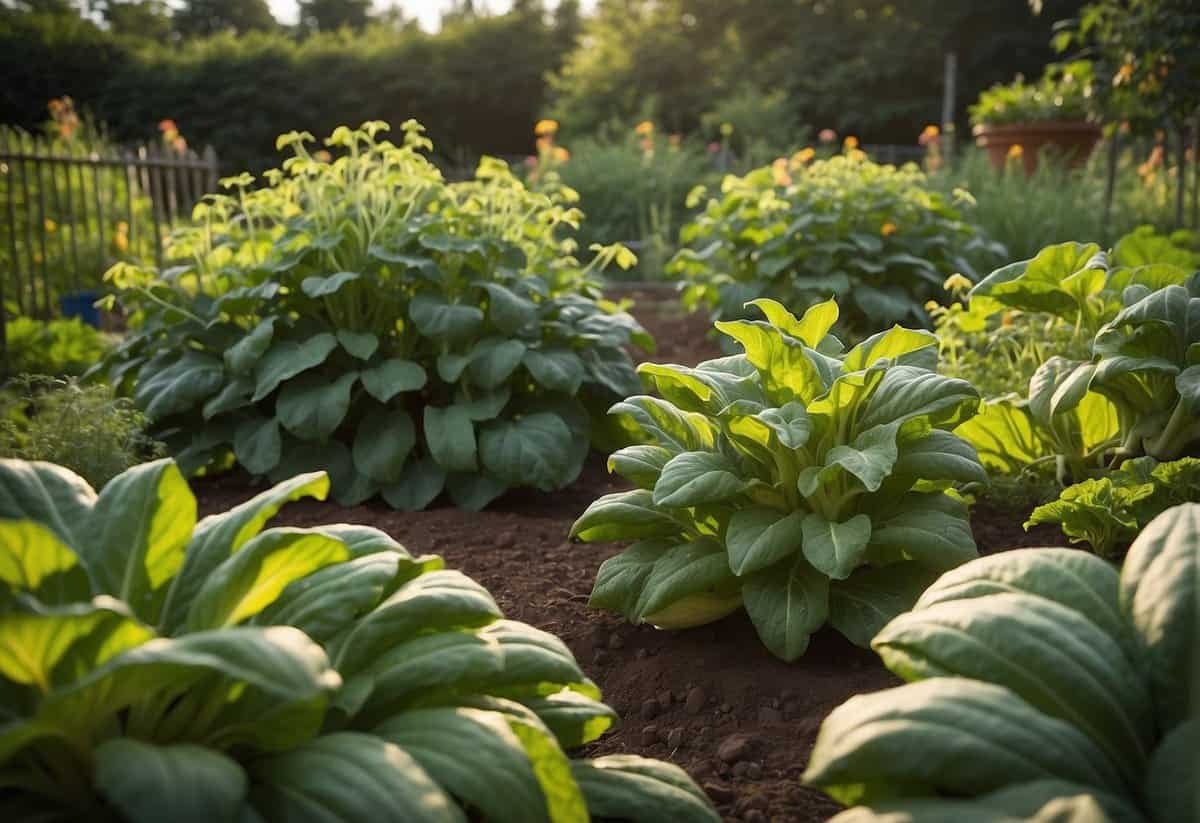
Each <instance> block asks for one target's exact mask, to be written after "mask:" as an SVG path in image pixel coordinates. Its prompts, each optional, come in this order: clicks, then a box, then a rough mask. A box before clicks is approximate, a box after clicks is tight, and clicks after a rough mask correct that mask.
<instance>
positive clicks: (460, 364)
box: [437, 352, 471, 383]
mask: <svg viewBox="0 0 1200 823" xmlns="http://www.w3.org/2000/svg"><path fill="white" fill-rule="evenodd" d="M469 365H471V356H470V355H467V354H455V353H453V352H446V353H445V354H439V355H438V358H437V373H438V377H440V378H442V382H444V383H457V382H458V381H459V379H460V378H461V377H462V375H463V372H464V371H466V370H467V366H469Z"/></svg>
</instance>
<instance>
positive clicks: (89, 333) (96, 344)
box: [4, 316, 113, 377]
mask: <svg viewBox="0 0 1200 823" xmlns="http://www.w3.org/2000/svg"><path fill="white" fill-rule="evenodd" d="M4 326H5V328H4V331H5V335H4V336H5V342H6V344H7V353H8V371H9V373H10V374H44V375H50V376H52V377H78V376H80V375H81V374H83V373H84V372H85V371H87V370H88V369H90V368H91V367H92V366H94V365H96V363H98V362H99V361H100V359H101V358H103V357H104V355H105V354H107V353H108V351H109V350H110V349H111V348H112V347H113V340H112V339H111V338H110V337H109V336H108V335H105V334H101V333H100V332H99V331H97V330H96V329H94V328H92V327H91V326H89V325H87V324H86V323H84V322H83V321H82V320H80V319H79V318H77V317H75V318H71V319H70V320H50V321H48V322H47V321H43V320H35V319H34V318H32V317H20V316H18V317H10V318H8V319H7V320H6V321H5V324H4Z"/></svg>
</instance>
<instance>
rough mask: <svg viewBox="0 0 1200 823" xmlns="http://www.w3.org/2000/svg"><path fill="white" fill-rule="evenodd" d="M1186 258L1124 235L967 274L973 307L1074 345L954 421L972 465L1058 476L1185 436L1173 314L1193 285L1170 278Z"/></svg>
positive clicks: (1177, 449)
mask: <svg viewBox="0 0 1200 823" xmlns="http://www.w3.org/2000/svg"><path fill="white" fill-rule="evenodd" d="M1194 262H1195V257H1194V255H1193V253H1192V252H1190V251H1188V250H1187V249H1183V248H1180V247H1178V246H1176V245H1175V244H1174V243H1173V242H1171V241H1170V239H1168V238H1162V237H1159V236H1157V235H1154V234H1153V233H1148V232H1136V233H1134V234H1131V235H1127V236H1126V237H1124V238H1122V240H1121V241H1120V242H1118V243H1117V245H1116V246H1115V247H1114V248H1113V250H1112V252H1111V253H1105V252H1103V251H1102V250H1101V249H1100V247H1099V246H1098V245H1096V244H1094V243H1089V244H1083V243H1061V244H1058V245H1054V246H1049V247H1047V248H1045V249H1043V250H1042V251H1041V252H1039V253H1038V254H1037V256H1035V257H1034V258H1033V259H1032V260H1026V261H1020V262H1018V263H1013V264H1010V265H1008V266H1005V267H1004V268H1001V269H998V270H997V271H995V272H993V273H992V274H990V275H989V276H988V277H986V278H985V279H984V280H983V281H982V282H981V283H979V285H977V286H976V287H975V288H974V289H973V290H972V291H971V296H970V300H971V311H972V312H973V313H974V312H975V311H976V310H977V309H978V310H979V313H981V314H983V315H988V314H991V313H994V312H999V311H1003V310H1005V309H1006V308H1008V309H1015V310H1018V311H1022V312H1026V313H1029V314H1031V315H1035V316H1036V317H1038V318H1040V319H1041V321H1043V322H1046V323H1049V324H1052V325H1053V324H1056V325H1057V326H1058V328H1059V329H1061V330H1063V331H1066V330H1069V331H1070V340H1071V349H1072V350H1074V352H1079V351H1080V350H1081V349H1082V350H1083V352H1084V354H1083V356H1082V357H1079V355H1078V354H1076V355H1075V356H1076V357H1079V359H1071V358H1070V357H1064V356H1061V355H1055V356H1053V357H1050V358H1048V359H1047V360H1045V361H1044V362H1042V363H1041V364H1040V365H1039V366H1038V367H1037V370H1036V371H1035V372H1034V373H1033V376H1032V377H1031V378H1030V381H1029V388H1028V392H1027V396H1025V397H1020V396H1017V395H1013V396H1009V397H1001V398H997V399H994V400H992V401H991V402H989V403H988V404H987V406H986V407H985V409H984V411H983V413H981V414H980V415H979V416H978V417H976V418H975V419H973V420H970V421H968V422H967V423H966V424H965V425H964V426H963V427H962V428H961V429H960V430H959V434H961V435H962V436H963V437H965V438H967V439H968V440H969V441H970V442H971V443H972V444H973V445H975V446H976V448H977V449H978V450H979V453H980V458H981V460H982V461H983V463H984V465H986V466H988V468H989V469H994V470H996V471H999V472H1001V473H1005V474H1017V473H1021V472H1025V471H1028V470H1029V469H1030V468H1031V467H1033V468H1036V467H1038V466H1042V465H1047V466H1049V465H1053V466H1054V467H1055V468H1056V476H1057V478H1058V481H1059V483H1060V484H1062V485H1066V484H1067V483H1068V482H1071V481H1076V482H1077V481H1079V480H1083V479H1085V478H1087V477H1089V476H1092V475H1094V474H1097V473H1099V472H1102V471H1104V470H1105V469H1107V468H1110V467H1115V466H1117V465H1119V464H1120V462H1121V461H1122V460H1124V459H1127V458H1129V457H1137V456H1139V455H1142V454H1148V455H1150V456H1153V457H1155V458H1157V459H1162V460H1170V459H1173V458H1175V457H1178V456H1180V454H1181V453H1182V449H1183V448H1184V447H1185V446H1186V445H1187V444H1188V443H1189V442H1190V440H1191V439H1192V438H1193V436H1194V432H1193V431H1192V430H1191V429H1189V425H1190V421H1191V412H1190V411H1189V408H1190V407H1189V405H1188V402H1187V401H1185V400H1184V399H1183V398H1182V397H1181V394H1180V392H1181V391H1182V392H1186V391H1187V390H1188V385H1189V384H1188V380H1189V377H1186V376H1183V374H1184V372H1185V370H1186V369H1187V368H1188V362H1187V347H1188V345H1189V341H1190V337H1189V335H1190V334H1191V332H1190V331H1189V330H1188V327H1187V323H1186V322H1185V320H1184V319H1183V316H1182V315H1181V314H1180V313H1181V312H1184V313H1186V311H1187V305H1188V300H1189V295H1190V294H1191V292H1190V290H1191V289H1194V288H1195V286H1194V285H1189V286H1183V285H1179V284H1181V283H1184V282H1185V281H1187V282H1189V283H1190V282H1191V281H1190V280H1189V279H1188V278H1189V274H1190V269H1189V267H1188V266H1189V265H1190V264H1194ZM1168 307H1169V308H1168ZM1151 335H1154V337H1153V339H1152V338H1151ZM1151 343H1152V345H1151V348H1150V349H1148V350H1147V349H1145V348H1144V347H1145V346H1146V345H1147V344H1151ZM1139 347H1142V348H1139ZM1176 377H1178V382H1179V384H1180V386H1182V389H1177V387H1176V385H1175V383H1176ZM1197 430H1198V431H1200V429H1197Z"/></svg>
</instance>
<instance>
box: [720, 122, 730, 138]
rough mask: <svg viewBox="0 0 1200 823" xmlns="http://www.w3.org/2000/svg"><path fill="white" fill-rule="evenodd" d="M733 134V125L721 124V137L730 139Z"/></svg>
mask: <svg viewBox="0 0 1200 823" xmlns="http://www.w3.org/2000/svg"><path fill="white" fill-rule="evenodd" d="M731 134H733V123H722V124H721V136H722V137H728V136H729V135H731Z"/></svg>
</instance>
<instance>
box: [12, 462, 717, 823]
mask: <svg viewBox="0 0 1200 823" xmlns="http://www.w3.org/2000/svg"><path fill="white" fill-rule="evenodd" d="M328 488H329V481H328V478H327V477H326V476H325V475H324V474H321V473H317V474H308V475H300V476H298V477H295V478H292V479H290V480H288V481H286V482H284V483H282V484H280V485H278V486H275V487H274V488H272V489H270V490H268V491H265V492H263V493H262V494H260V495H258V496H257V497H255V498H253V499H252V500H249V501H247V502H245V503H243V504H241V505H239V506H237V507H235V508H233V509H231V510H229V511H227V512H223V513H220V514H214V515H211V516H209V517H206V518H204V519H203V520H201V521H200V522H199V523H197V522H196V500H195V498H194V497H193V496H192V494H191V492H190V491H189V489H188V487H187V484H186V482H185V480H184V478H183V475H182V474H181V473H180V471H179V469H178V468H177V466H176V465H175V464H174V463H173V462H172V461H170V460H160V461H157V462H154V463H148V464H143V465H141V466H138V467H135V468H133V469H130V470H128V471H126V472H125V473H124V474H121V475H119V476H118V477H117V478H116V479H114V480H112V481H111V482H110V483H109V484H108V485H106V486H105V487H104V489H103V490H102V491H101V492H100V494H98V495H97V494H96V493H95V492H94V491H93V490H92V489H91V487H90V486H88V485H87V484H86V483H85V482H84V481H83V480H81V479H80V478H79V477H77V476H76V475H74V474H72V473H70V472H69V471H67V470H65V469H62V468H60V467H57V466H54V465H52V464H48V463H26V462H21V461H11V460H9V461H0V650H2V653H0V708H2V711H3V723H2V724H0V775H2V778H0V787H2V788H0V810H2V811H0V814H2V816H3V817H4V819H6V820H33V819H37V820H79V819H93V820H110V819H119V820H128V821H132V822H133V823H150V822H151V821H163V820H170V821H176V823H189V822H190V821H195V823H202V822H203V823H211V822H212V821H243V822H244V821H260V820H262V821H276V820H279V821H284V820H286V821H309V820H311V821H318V820H319V821H347V823H349V821H363V820H394V821H431V822H432V821H466V820H468V819H471V820H495V821H512V823H526V821H586V820H588V819H589V809H590V812H591V813H592V814H595V815H597V816H599V817H603V818H615V819H632V820H640V821H647V823H649V821H652V820H661V819H672V820H674V819H679V820H689V821H713V820H716V819H717V817H716V815H715V813H714V812H713V811H712V809H711V807H710V805H709V804H708V802H707V800H706V799H705V798H704V796H703V794H702V793H701V792H700V791H699V789H697V788H696V786H695V785H694V784H693V783H692V782H691V781H690V780H689V779H688V778H687V777H686V775H684V773H683V772H682V771H680V770H679V769H678V768H676V767H673V766H670V765H668V764H664V763H659V762H656V761H652V760H645V759H642V758H632V757H611V758H602V759H599V760H595V761H574V762H573V761H569V760H568V759H567V757H566V755H565V754H564V752H563V747H571V746H577V745H580V744H582V743H585V742H587V741H590V740H593V739H595V738H596V737H597V736H598V735H600V734H601V733H602V732H603V731H604V730H605V729H606V728H608V726H609V725H610V724H611V723H612V722H613V720H614V718H615V716H614V714H613V712H612V710H611V709H609V708H608V707H607V706H605V705H604V704H603V703H601V702H599V697H600V694H599V691H598V690H597V688H596V686H595V685H594V684H593V683H592V682H591V681H589V680H588V679H587V677H585V676H584V674H583V672H582V671H580V669H579V667H578V666H577V665H576V662H575V660H574V658H573V657H572V656H571V654H570V652H569V651H568V650H567V648H566V647H565V646H564V645H563V644H562V642H560V641H559V640H558V639H557V638H556V637H554V636H553V635H550V634H547V633H545V632H542V631H539V630H537V629H534V628H533V627H531V626H528V625H525V624H524V623H518V622H515V621H511V620H505V619H504V618H503V616H502V615H501V613H500V610H499V609H498V608H497V607H496V604H495V602H494V601H493V600H492V598H491V597H490V596H489V595H488V593H487V591H485V590H484V589H483V588H482V587H480V586H479V585H478V584H477V583H475V582H474V581H473V580H471V579H470V578H468V577H466V576H464V575H462V574H460V573H458V572H454V571H449V570H446V569H443V568H442V562H441V560H440V558H437V557H434V556H423V557H413V556H411V555H410V554H408V553H407V552H406V551H405V550H404V549H403V548H402V547H401V546H399V545H397V544H396V543H395V542H394V541H392V540H391V539H390V538H389V537H388V536H387V535H385V534H384V533H382V532H380V531H378V530H376V529H372V528H368V527H363V526H351V525H332V526H322V527H317V528H311V529H298V528H271V529H266V530H264V529H263V527H264V525H265V524H266V522H267V521H268V520H270V519H271V517H273V516H274V515H275V513H276V512H277V511H278V510H279V508H280V507H281V506H282V505H284V504H285V503H286V502H288V501H290V500H295V499H298V498H301V497H306V496H308V497H316V498H318V499H320V498H323V497H324V496H325V494H326V492H327V490H328Z"/></svg>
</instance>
